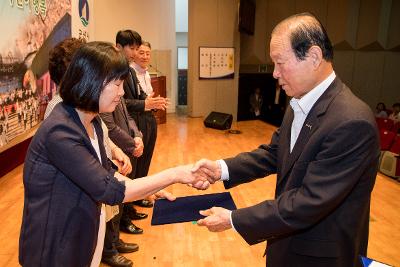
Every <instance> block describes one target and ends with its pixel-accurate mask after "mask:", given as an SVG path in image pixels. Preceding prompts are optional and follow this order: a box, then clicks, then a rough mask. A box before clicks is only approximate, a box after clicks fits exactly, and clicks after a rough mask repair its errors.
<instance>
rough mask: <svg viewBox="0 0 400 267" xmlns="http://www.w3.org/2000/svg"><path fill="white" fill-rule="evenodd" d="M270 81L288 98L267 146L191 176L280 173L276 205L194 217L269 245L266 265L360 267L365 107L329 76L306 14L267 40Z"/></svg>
mask: <svg viewBox="0 0 400 267" xmlns="http://www.w3.org/2000/svg"><path fill="white" fill-rule="evenodd" d="M270 56H271V58H272V61H273V63H274V73H273V76H274V77H275V78H276V79H278V80H279V84H280V85H281V86H282V89H283V90H285V92H286V94H287V95H288V96H290V97H292V99H291V101H290V106H291V108H288V109H287V112H286V114H285V117H284V119H283V122H282V125H281V127H280V128H279V129H278V130H277V131H276V132H275V133H274V134H273V136H272V139H271V142H270V144H268V145H266V144H265V145H261V146H260V147H259V148H258V149H256V150H254V151H252V152H246V153H241V154H239V155H237V156H236V157H233V158H229V159H225V160H219V161H210V160H201V161H199V162H198V163H197V164H196V166H195V168H194V169H193V171H196V170H197V171H199V172H203V175H206V174H207V176H208V179H209V181H210V182H211V183H212V182H215V181H217V180H220V179H221V180H223V181H224V185H225V187H226V188H230V187H233V186H236V185H238V184H241V183H245V182H250V181H252V180H254V179H256V178H261V177H264V176H266V175H269V174H273V173H276V174H277V184H276V192H275V199H274V200H266V201H263V202H261V203H259V204H257V205H254V206H251V207H247V208H241V209H238V210H234V211H229V210H226V209H223V208H219V207H214V208H211V209H209V210H206V211H201V212H200V213H201V214H203V215H205V216H206V218H204V219H201V220H199V221H198V225H200V226H206V227H207V228H208V229H209V230H210V231H215V232H218V231H224V230H227V229H230V228H232V227H233V228H234V229H235V230H236V231H237V232H238V233H239V234H240V235H241V236H242V237H243V238H244V239H245V240H246V242H247V243H249V244H251V245H252V244H256V243H259V242H263V241H265V240H267V241H268V246H267V249H266V255H267V266H279V267H285V266H288V267H289V266H307V267H309V266H324V267H339V266H340V267H343V266H345V267H346V266H348V267H350V266H351V267H353V266H361V263H360V261H359V255H366V253H367V245H368V226H369V211H370V200H371V192H372V189H373V186H374V183H375V178H376V173H377V165H378V158H379V141H378V131H377V127H376V124H375V120H374V116H373V114H372V111H371V110H370V108H369V107H368V106H367V105H366V104H365V103H363V102H362V101H361V100H360V99H358V98H357V97H356V96H355V95H353V94H352V92H351V91H350V89H349V88H348V87H347V86H346V85H345V84H343V83H342V81H341V80H340V79H339V78H338V77H336V75H335V72H334V71H333V66H332V60H333V49H332V45H331V42H330V40H329V38H328V36H327V33H326V31H325V29H324V28H323V26H322V24H321V23H320V22H319V21H318V20H317V19H316V18H315V17H314V16H313V15H311V14H309V13H302V14H297V15H294V16H291V17H289V18H287V19H285V20H284V21H282V22H281V23H279V24H278V25H277V26H276V27H275V29H274V30H273V32H272V36H271V42H270Z"/></svg>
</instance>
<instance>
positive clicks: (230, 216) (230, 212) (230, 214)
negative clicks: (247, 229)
mask: <svg viewBox="0 0 400 267" xmlns="http://www.w3.org/2000/svg"><path fill="white" fill-rule="evenodd" d="M229 218H230V221H231V226H232V229H233V230H235V232H237V231H236V229H235V226H234V225H233V221H232V211H231V210H230V211H229Z"/></svg>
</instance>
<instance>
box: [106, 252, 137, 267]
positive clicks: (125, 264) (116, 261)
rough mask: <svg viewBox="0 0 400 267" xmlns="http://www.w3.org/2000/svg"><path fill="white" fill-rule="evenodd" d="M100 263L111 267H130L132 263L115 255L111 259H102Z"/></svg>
mask: <svg viewBox="0 0 400 267" xmlns="http://www.w3.org/2000/svg"><path fill="white" fill-rule="evenodd" d="M101 261H102V262H104V263H107V264H108V265H110V266H111V267H132V266H133V262H132V261H131V260H130V259H127V258H125V257H124V256H122V255H120V254H117V255H114V256H111V257H102V258H101Z"/></svg>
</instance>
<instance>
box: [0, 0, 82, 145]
mask: <svg viewBox="0 0 400 267" xmlns="http://www.w3.org/2000/svg"><path fill="white" fill-rule="evenodd" d="M72 1H75V0H72ZM0 24H1V25H2V34H1V35H0V152H1V151H3V150H4V149H6V148H8V147H9V146H12V145H14V144H15V143H18V140H20V141H22V140H24V136H25V135H26V136H28V135H29V134H30V133H31V132H32V129H34V128H35V125H37V124H38V123H39V122H40V121H41V120H42V118H43V114H44V111H45V108H46V105H47V103H48V101H49V100H50V99H51V97H52V95H53V94H54V92H55V90H56V88H55V85H54V83H53V82H52V81H51V80H50V76H49V73H48V56H49V51H50V49H51V48H53V47H54V45H55V44H57V43H58V42H60V41H62V40H63V39H65V38H67V37H70V36H71V0H6V1H1V3H0ZM15 140H17V141H15Z"/></svg>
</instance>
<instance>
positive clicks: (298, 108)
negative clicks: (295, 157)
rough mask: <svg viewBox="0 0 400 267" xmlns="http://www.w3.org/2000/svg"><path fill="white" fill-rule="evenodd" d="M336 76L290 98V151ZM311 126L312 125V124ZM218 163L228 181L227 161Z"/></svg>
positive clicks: (333, 73) (223, 177)
mask: <svg viewBox="0 0 400 267" xmlns="http://www.w3.org/2000/svg"><path fill="white" fill-rule="evenodd" d="M335 77H336V74H335V72H334V71H332V73H331V74H330V75H329V76H328V77H327V78H326V79H325V80H323V81H322V82H321V83H320V84H318V85H317V86H316V87H314V88H313V89H312V90H311V91H309V92H308V93H307V94H305V95H304V96H303V97H302V98H300V99H296V98H292V99H291V100H290V106H291V107H292V108H293V111H294V119H293V122H292V131H291V135H290V152H292V150H293V147H294V145H295V144H296V141H297V138H298V137H299V133H300V130H301V128H302V127H303V124H304V121H305V120H306V118H307V115H308V113H309V112H310V110H311V108H312V107H313V106H314V104H315V102H317V100H318V99H319V98H320V96H321V95H322V94H323V93H324V92H325V91H326V89H328V87H329V85H330V84H331V83H332V82H333V80H334V79H335ZM309 127H312V126H311V125H310V126H309ZM217 163H218V164H219V166H220V168H221V181H228V180H229V170H228V166H227V165H226V163H225V161H224V160H222V159H220V160H217ZM230 216H231V217H230V219H231V225H232V228H233V229H234V230H235V231H236V229H235V226H234V225H233V222H232V211H231V214H230Z"/></svg>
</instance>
